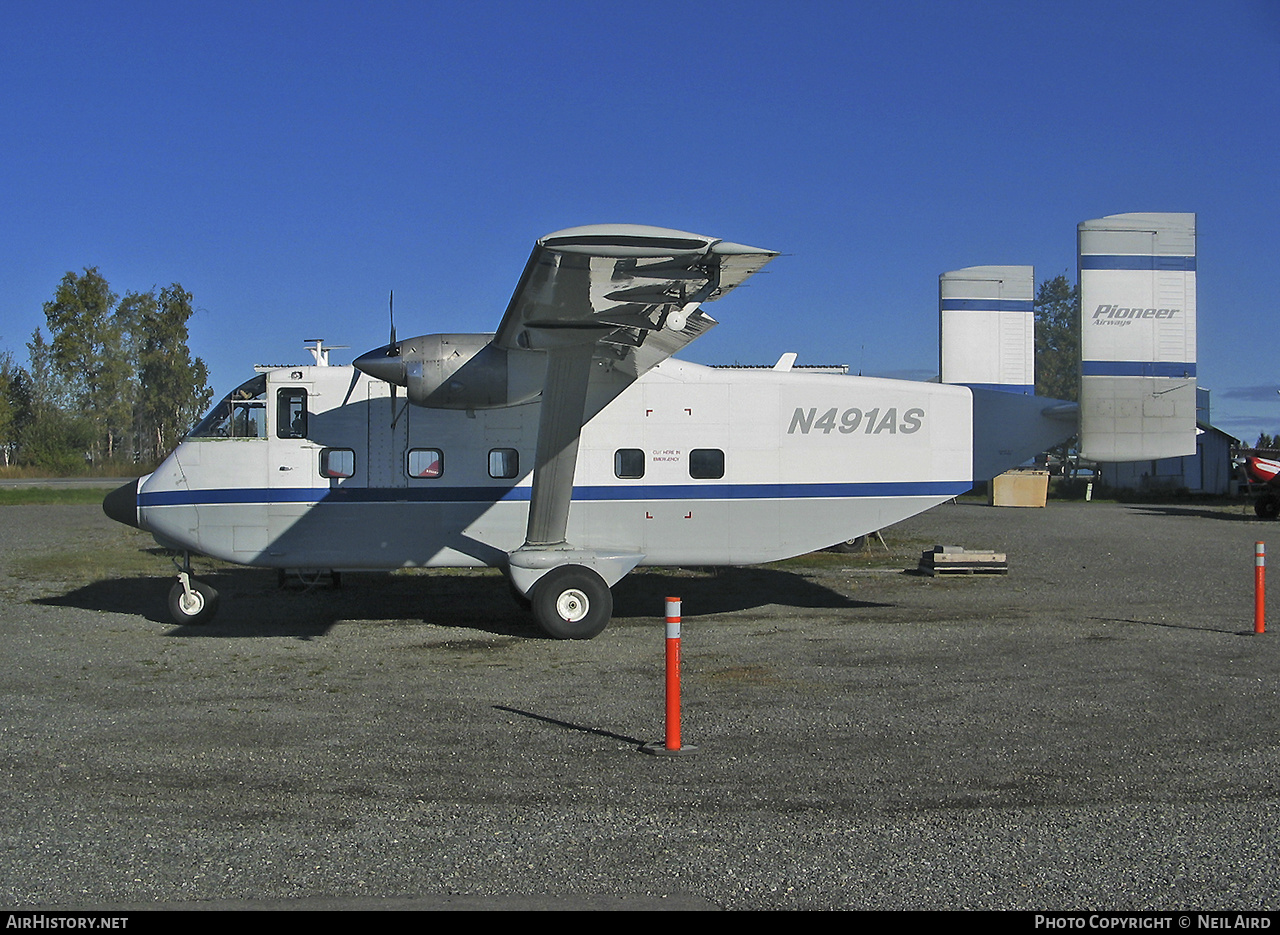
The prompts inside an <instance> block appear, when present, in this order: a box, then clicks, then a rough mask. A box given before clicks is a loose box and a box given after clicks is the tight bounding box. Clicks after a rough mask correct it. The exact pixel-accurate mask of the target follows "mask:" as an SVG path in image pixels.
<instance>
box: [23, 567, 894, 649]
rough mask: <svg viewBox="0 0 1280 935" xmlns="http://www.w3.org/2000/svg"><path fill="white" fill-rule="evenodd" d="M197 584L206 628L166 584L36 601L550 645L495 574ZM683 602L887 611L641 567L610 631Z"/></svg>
mask: <svg viewBox="0 0 1280 935" xmlns="http://www.w3.org/2000/svg"><path fill="white" fill-rule="evenodd" d="M200 577H201V579H202V580H204V581H207V582H208V583H209V584H210V585H212V586H213V587H214V588H216V589H217V591H218V593H219V596H220V601H221V603H220V609H219V611H218V615H217V616H216V617H215V618H214V619H213V620H212V621H210V622H209V623H208V624H205V625H203V626H173V625H172V621H171V618H170V616H169V612H168V608H167V604H166V601H167V595H168V592H169V588H170V587H171V586H172V581H171V579H165V578H139V577H133V578H118V579H114V580H108V581H98V582H94V583H93V584H89V585H85V586H83V587H79V588H76V589H74V590H72V591H69V592H67V593H66V594H62V595H56V596H51V597H44V598H39V599H37V600H36V601H35V603H39V604H46V605H52V606H59V607H77V608H81V609H85V610H95V611H106V612H110V613H124V614H141V615H142V616H143V617H145V618H146V619H147V620H149V621H151V622H153V623H157V624H160V625H163V626H167V627H170V629H169V630H168V633H167V635H169V636H205V637H220V638H245V637H265V636H276V637H279V636H285V637H291V638H294V639H303V640H307V639H315V638H318V637H322V636H324V635H325V634H326V633H327V632H328V631H329V630H330V629H331V628H332V627H334V626H336V625H339V624H352V625H356V626H397V625H400V624H404V623H410V624H417V623H425V624H432V625H435V626H442V627H461V628H466V629H472V630H477V631H480V632H484V633H490V634H495V635H503V636H515V637H520V638H528V639H547V638H549V637H546V635H545V634H544V633H543V632H542V630H541V629H540V628H539V627H538V626H537V625H536V624H535V623H534V621H533V618H532V617H531V616H530V615H529V613H528V612H527V611H525V610H523V609H522V608H520V607H519V606H517V605H516V603H515V602H514V601H513V600H512V598H511V595H510V592H509V590H508V588H507V583H506V580H505V579H504V578H503V576H502V574H501V573H500V572H498V571H495V570H491V569H477V570H464V571H439V572H433V573H430V574H376V573H359V574H347V575H344V576H343V577H342V586H341V587H340V588H334V587H332V586H331V585H330V584H329V583H328V582H318V583H316V584H315V585H314V586H313V587H310V588H307V587H305V586H303V585H301V584H299V583H296V582H295V583H293V584H291V585H290V586H289V587H285V588H281V587H279V583H278V578H277V574H276V572H275V571H273V570H270V569H254V568H228V569H223V570H219V571H217V572H214V573H212V574H202V575H200ZM669 596H677V597H680V598H681V599H682V600H683V602H684V605H683V606H684V614H685V617H686V619H696V618H699V617H704V616H707V615H714V614H720V613H732V612H738V611H744V610H751V609H753V608H756V607H762V606H765V605H769V604H773V605H781V606H783V607H795V608H797V609H802V608H816V609H823V610H841V609H847V610H849V611H857V610H858V609H860V608H866V607H876V606H884V605H882V604H874V603H870V602H865V601H855V600H852V599H850V598H848V597H846V596H845V595H843V594H840V593H839V592H837V591H834V590H832V589H830V588H827V587H824V586H823V585H821V584H817V583H815V582H814V581H812V580H810V579H809V578H807V577H806V576H805V575H803V574H800V573H794V572H789V571H779V570H775V569H771V568H761V567H748V568H716V569H709V570H707V571H705V572H702V571H688V572H677V573H672V572H671V571H670V570H652V571H647V570H644V569H641V570H639V571H637V572H634V573H632V574H631V575H629V576H628V577H626V578H624V579H623V580H622V581H620V582H619V583H618V585H617V586H616V587H615V588H614V619H613V622H612V623H611V624H610V626H611V627H625V626H648V625H653V626H660V625H661V624H662V622H663V620H664V614H665V600H666V598H667V597H669Z"/></svg>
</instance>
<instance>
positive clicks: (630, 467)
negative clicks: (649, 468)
mask: <svg viewBox="0 0 1280 935" xmlns="http://www.w3.org/2000/svg"><path fill="white" fill-rule="evenodd" d="M613 475H614V477H621V478H624V479H634V478H637V477H644V452H643V451H641V450H640V449H639V448H619V449H618V450H617V451H615V452H614V453H613Z"/></svg>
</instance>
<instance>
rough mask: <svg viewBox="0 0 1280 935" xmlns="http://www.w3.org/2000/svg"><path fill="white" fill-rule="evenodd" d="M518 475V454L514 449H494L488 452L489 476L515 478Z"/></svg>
mask: <svg viewBox="0 0 1280 935" xmlns="http://www.w3.org/2000/svg"><path fill="white" fill-rule="evenodd" d="M519 473H520V452H518V451H516V450H515V449H514V448H494V449H493V450H491V451H490V452H489V476H490V477H497V478H511V477H516V476H517V475H518V474H519Z"/></svg>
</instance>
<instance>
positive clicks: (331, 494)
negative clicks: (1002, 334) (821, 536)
mask: <svg viewBox="0 0 1280 935" xmlns="http://www.w3.org/2000/svg"><path fill="white" fill-rule="evenodd" d="M972 486H973V484H972V482H971V481H892V482H887V483H865V484H677V485H662V486H652V485H636V486H626V487H623V486H600V487H574V488H573V499H574V500H579V501H611V500H612V501H636V500H803V499H850V498H856V497H955V496H959V495H960V494H962V493H964V492H966V491H967V490H968V489H969V488H970V487H972ZM531 489H532V488H530V487H374V488H370V487H331V488H325V487H318V488H309V487H275V488H272V487H241V488H227V489H219V490H165V491H151V492H147V493H142V494H139V496H138V506H140V507H153V506H204V505H208V504H232V503H235V504H266V503H330V504H341V503H497V502H498V501H500V500H506V501H511V502H518V501H527V500H528V499H529V493H530V490H531Z"/></svg>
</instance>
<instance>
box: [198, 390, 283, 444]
mask: <svg viewBox="0 0 1280 935" xmlns="http://www.w3.org/2000/svg"><path fill="white" fill-rule="evenodd" d="M266 396H267V376H266V374H259V375H258V376H256V377H254V378H253V379H252V380H249V381H247V382H245V383H242V384H240V385H239V386H238V387H236V388H235V389H234V390H232V391H231V392H230V393H228V394H227V396H226V397H225V398H224V399H223V400H222V401H221V402H220V403H218V405H216V406H214V407H213V409H211V410H210V411H209V414H208V415H207V416H205V417H204V418H203V419H201V420H200V423H199V424H198V425H197V426H196V427H195V428H193V429H192V430H191V435H190V437H191V438H266V437H267V404H266Z"/></svg>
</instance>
